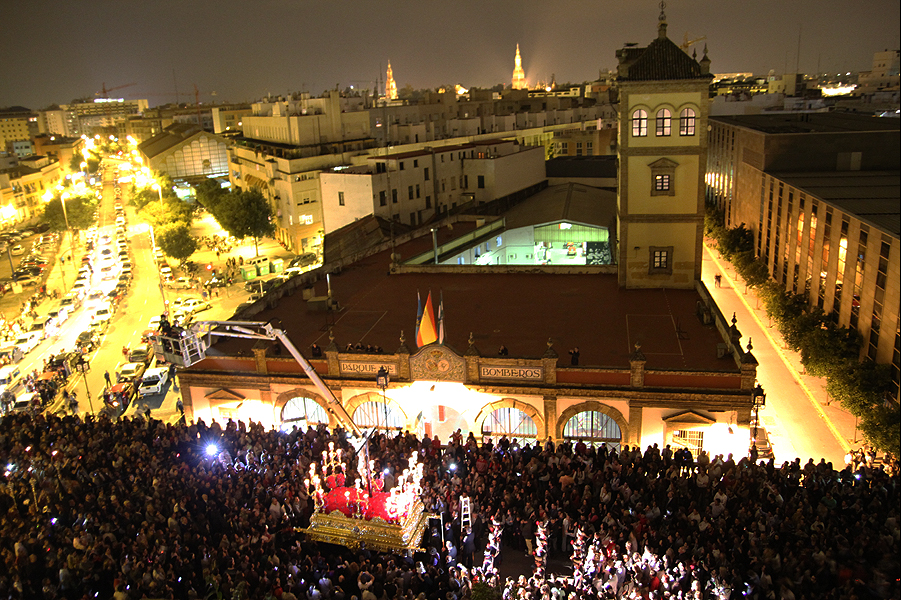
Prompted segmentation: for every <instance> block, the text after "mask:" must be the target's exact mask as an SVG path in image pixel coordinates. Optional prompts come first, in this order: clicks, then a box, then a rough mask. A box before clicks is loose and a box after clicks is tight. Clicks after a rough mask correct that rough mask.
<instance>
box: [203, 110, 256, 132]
mask: <svg viewBox="0 0 901 600" xmlns="http://www.w3.org/2000/svg"><path fill="white" fill-rule="evenodd" d="M211 112H212V116H213V133H216V134H227V133H241V132H242V131H243V130H244V117H247V116H250V115H252V114H253V109H252V108H251V107H250V105H249V104H238V105H231V106H214V107H212V109H211Z"/></svg>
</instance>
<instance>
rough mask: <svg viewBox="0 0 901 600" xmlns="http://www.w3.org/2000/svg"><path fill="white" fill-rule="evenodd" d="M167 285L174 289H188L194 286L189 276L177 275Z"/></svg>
mask: <svg viewBox="0 0 901 600" xmlns="http://www.w3.org/2000/svg"><path fill="white" fill-rule="evenodd" d="M169 286H170V287H171V288H172V289H176V290H190V289H192V288H193V287H194V284H193V283H192V282H191V278H190V277H179V278H177V279H175V280H173V281H172V282H171V283H170V284H169Z"/></svg>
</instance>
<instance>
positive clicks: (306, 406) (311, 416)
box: [281, 396, 329, 431]
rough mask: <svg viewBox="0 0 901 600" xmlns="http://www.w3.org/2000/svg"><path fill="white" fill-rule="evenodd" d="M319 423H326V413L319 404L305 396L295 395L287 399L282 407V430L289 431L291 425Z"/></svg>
mask: <svg viewBox="0 0 901 600" xmlns="http://www.w3.org/2000/svg"><path fill="white" fill-rule="evenodd" d="M320 423H324V424H325V425H328V423H329V419H328V413H326V412H325V409H324V408H322V407H321V406H319V403H318V402H316V401H315V400H313V399H312V398H309V397H307V396H296V397H294V398H291V399H290V400H288V401H287V402H286V403H285V405H284V406H283V407H282V425H281V429H282V430H283V431H290V430H291V429H292V428H293V427H295V426H297V427H310V426H316V425H319V424H320Z"/></svg>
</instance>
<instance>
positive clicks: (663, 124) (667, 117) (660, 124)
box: [657, 108, 673, 137]
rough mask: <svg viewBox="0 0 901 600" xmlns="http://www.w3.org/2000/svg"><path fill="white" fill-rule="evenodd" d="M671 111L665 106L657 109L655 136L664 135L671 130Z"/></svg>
mask: <svg viewBox="0 0 901 600" xmlns="http://www.w3.org/2000/svg"><path fill="white" fill-rule="evenodd" d="M672 126H673V113H671V112H670V111H669V109H667V108H662V109H660V110H659V111H657V136H658V137H666V136H668V135H669V134H670V132H671V131H672Z"/></svg>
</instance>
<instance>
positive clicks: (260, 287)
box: [244, 279, 278, 294]
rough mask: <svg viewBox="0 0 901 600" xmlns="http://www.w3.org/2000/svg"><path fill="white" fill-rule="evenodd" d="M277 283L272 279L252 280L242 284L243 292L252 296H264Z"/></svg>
mask: <svg viewBox="0 0 901 600" xmlns="http://www.w3.org/2000/svg"><path fill="white" fill-rule="evenodd" d="M276 283H278V282H277V281H275V280H274V279H266V280H263V279H254V280H253V281H248V282H247V283H245V284H244V291H245V292H250V293H253V294H265V293H266V292H268V291H269V290H271V289H272V288H273V287H275V284H276Z"/></svg>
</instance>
